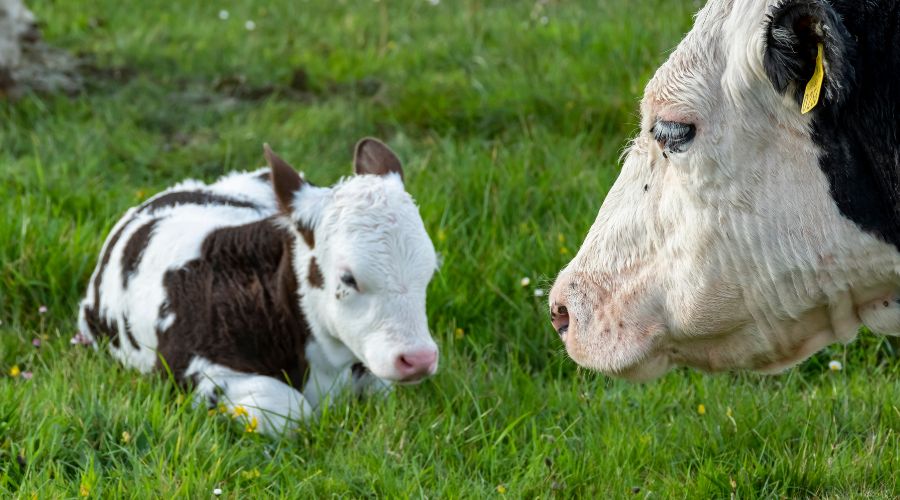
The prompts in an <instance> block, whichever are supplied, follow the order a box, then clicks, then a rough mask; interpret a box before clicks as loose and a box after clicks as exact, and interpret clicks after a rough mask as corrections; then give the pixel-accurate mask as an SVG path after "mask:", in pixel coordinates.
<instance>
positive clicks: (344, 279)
mask: <svg viewBox="0 0 900 500" xmlns="http://www.w3.org/2000/svg"><path fill="white" fill-rule="evenodd" d="M341 283H343V284H345V285H347V286H349V287H350V288H352V289H354V290H357V291H359V286H357V284H356V278H354V277H353V275H352V274H350V273H349V272H345V273H344V274H342V275H341Z"/></svg>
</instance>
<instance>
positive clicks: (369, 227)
mask: <svg viewBox="0 0 900 500" xmlns="http://www.w3.org/2000/svg"><path fill="white" fill-rule="evenodd" d="M266 156H267V158H268V160H269V164H270V166H271V167H272V175H273V185H274V187H275V192H276V195H277V197H278V199H279V203H280V205H281V207H282V211H283V212H284V213H285V215H287V217H286V218H285V219H286V221H287V220H289V221H290V224H292V225H293V226H294V228H295V229H296V230H297V239H296V242H295V251H294V268H295V271H296V274H297V277H298V280H300V281H302V283H301V284H300V288H301V293H302V294H303V298H302V300H301V307H302V308H303V311H304V313H305V314H306V316H307V318H308V320H309V323H310V327H311V329H312V333H313V335H315V337H316V340H318V341H319V343H320V344H321V346H322V349H323V350H324V351H325V354H326V355H327V356H329V357H330V358H331V360H332V362H333V363H334V364H336V365H340V364H342V361H343V360H351V359H352V358H356V359H359V360H360V361H362V362H363V363H364V364H365V365H366V367H368V368H369V370H371V371H372V373H374V374H375V375H376V376H377V377H379V378H382V379H386V380H393V381H401V382H416V381H419V380H421V379H422V378H424V377H426V376H428V375H431V374H433V373H434V372H435V371H436V370H437V361H438V350H437V345H436V344H435V342H434V340H433V339H432V338H431V335H430V334H429V330H428V321H427V318H426V313H425V292H426V288H427V286H428V283H429V282H430V281H431V277H432V275H433V273H434V271H435V270H436V267H437V260H436V255H435V251H434V247H433V245H432V243H431V240H430V239H429V237H428V234H427V233H426V232H425V227H424V224H423V223H422V219H421V217H420V216H419V213H418V209H417V207H416V205H415V203H414V202H413V200H412V198H411V197H410V195H409V194H408V193H407V192H406V191H405V190H404V186H403V172H402V169H401V166H400V161H399V160H398V159H397V157H396V156H395V155H394V153H393V152H392V151H391V150H390V149H388V148H387V146H385V145H384V144H382V143H380V142H378V141H376V140H374V139H364V140H362V141H360V143H359V144H357V146H356V154H355V159H354V164H355V170H356V174H357V175H355V176H353V177H351V178H348V179H345V180H343V181H342V182H340V183H338V184H337V185H336V186H333V187H331V188H320V187H315V186H311V185H309V184H306V183H305V182H304V181H303V180H302V179H301V178H300V177H299V176H298V175H297V174H296V172H295V171H294V169H293V168H291V167H290V166H289V165H287V164H286V163H284V161H283V160H281V159H280V158H278V157H277V156H275V155H274V154H272V153H271V151H267V155H266Z"/></svg>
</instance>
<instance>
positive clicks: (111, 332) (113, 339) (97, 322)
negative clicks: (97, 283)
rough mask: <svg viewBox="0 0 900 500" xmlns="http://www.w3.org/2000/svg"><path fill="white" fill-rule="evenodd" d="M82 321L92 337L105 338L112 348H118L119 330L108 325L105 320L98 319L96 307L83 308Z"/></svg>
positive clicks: (98, 314)
mask: <svg viewBox="0 0 900 500" xmlns="http://www.w3.org/2000/svg"><path fill="white" fill-rule="evenodd" d="M84 321H85V323H87V326H88V329H89V330H90V333H91V334H92V335H93V336H94V337H100V336H103V337H107V338H108V339H109V341H110V343H111V344H112V345H113V346H115V347H116V348H117V349H118V348H119V329H118V328H117V327H116V326H115V325H113V324H110V322H109V321H107V319H106V318H101V317H100V312H99V308H98V307H96V306H94V307H88V306H85V307H84Z"/></svg>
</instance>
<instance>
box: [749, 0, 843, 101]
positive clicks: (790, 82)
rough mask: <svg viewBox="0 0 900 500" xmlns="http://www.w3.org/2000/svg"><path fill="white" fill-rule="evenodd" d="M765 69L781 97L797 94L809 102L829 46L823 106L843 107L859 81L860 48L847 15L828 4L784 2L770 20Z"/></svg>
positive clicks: (820, 0) (822, 1)
mask: <svg viewBox="0 0 900 500" xmlns="http://www.w3.org/2000/svg"><path fill="white" fill-rule="evenodd" d="M765 28H766V48H765V54H764V57H763V66H764V68H765V71H766V74H767V75H768V77H769V80H770V81H771V82H772V86H774V87H775V90H777V91H778V92H779V93H782V94H783V93H785V92H787V91H791V92H793V93H794V94H795V98H796V100H797V103H798V104H799V103H800V102H802V100H803V95H804V93H805V90H806V85H807V83H808V82H809V81H810V80H811V79H812V77H813V73H814V71H815V69H816V59H817V56H818V47H819V44H822V46H823V56H824V57H823V63H824V69H825V78H824V82H823V84H822V94H821V95H822V97H821V101H820V102H821V103H822V104H824V105H825V106H836V105H840V104H841V103H842V102H843V101H844V99H845V97H846V95H847V94H848V93H849V92H850V89H851V88H852V85H853V82H854V77H855V74H854V70H853V59H854V57H855V52H856V45H855V42H854V40H853V37H852V36H851V35H850V33H849V32H848V31H847V28H846V26H844V22H843V21H842V20H841V17H840V16H839V15H838V13H837V12H835V10H834V8H832V7H831V4H830V3H829V2H828V1H825V0H783V1H781V2H778V3H776V4H775V6H774V7H773V8H772V10H771V11H770V12H769V16H768V19H767V20H766V25H765Z"/></svg>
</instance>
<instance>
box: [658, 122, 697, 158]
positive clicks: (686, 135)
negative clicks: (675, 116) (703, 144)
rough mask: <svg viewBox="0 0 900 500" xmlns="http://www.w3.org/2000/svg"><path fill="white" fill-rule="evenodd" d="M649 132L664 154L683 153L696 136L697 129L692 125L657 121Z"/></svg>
mask: <svg viewBox="0 0 900 500" xmlns="http://www.w3.org/2000/svg"><path fill="white" fill-rule="evenodd" d="M650 132H651V133H652V134H653V138H654V139H655V140H656V142H657V143H658V144H659V147H660V148H661V149H662V150H663V151H664V152H666V153H683V152H685V151H687V148H688V146H690V144H691V142H692V141H693V140H694V136H695V135H697V127H696V126H694V124H693V123H680V122H667V121H665V120H657V122H656V124H655V125H653V129H652V130H651V131H650Z"/></svg>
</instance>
